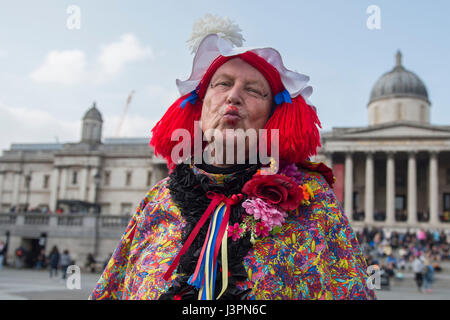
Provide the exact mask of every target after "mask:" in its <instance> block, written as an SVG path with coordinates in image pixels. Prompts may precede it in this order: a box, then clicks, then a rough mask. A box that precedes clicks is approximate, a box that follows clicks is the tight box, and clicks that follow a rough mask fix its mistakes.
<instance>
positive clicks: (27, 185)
mask: <svg viewBox="0 0 450 320" xmlns="http://www.w3.org/2000/svg"><path fill="white" fill-rule="evenodd" d="M30 183H31V172H29V173H28V174H26V175H25V188H26V190H27V192H26V199H25V210H24V211H25V212H27V211H28V207H29V203H28V201H29V198H30Z"/></svg>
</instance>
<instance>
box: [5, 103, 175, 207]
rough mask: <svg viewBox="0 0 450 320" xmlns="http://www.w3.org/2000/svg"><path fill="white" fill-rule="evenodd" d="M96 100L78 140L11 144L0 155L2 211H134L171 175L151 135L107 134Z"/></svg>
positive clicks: (85, 118) (87, 114)
mask: <svg viewBox="0 0 450 320" xmlns="http://www.w3.org/2000/svg"><path fill="white" fill-rule="evenodd" d="M102 124H103V119H102V115H101V114H100V112H99V110H98V109H97V107H96V105H95V103H94V105H93V106H92V107H91V108H90V109H89V110H88V111H87V112H86V114H85V115H84V117H83V119H82V129H81V139H80V141H79V142H76V143H66V144H59V143H47V144H34V143H33V144H31V143H30V144H12V145H11V148H10V149H9V150H5V151H3V155H2V157H0V208H1V211H2V212H10V211H11V210H12V211H15V212H23V211H25V210H28V211H30V210H32V209H35V210H36V209H37V210H39V211H46V210H50V211H52V212H55V211H56V210H57V208H61V209H62V210H64V211H65V212H68V211H72V212H75V211H76V212H83V211H91V212H92V211H96V210H97V211H98V209H100V210H101V213H102V214H115V215H120V214H130V213H132V212H134V210H135V208H136V207H137V206H138V204H139V202H140V201H141V200H142V198H143V197H144V195H145V194H146V192H147V191H148V190H149V189H150V188H151V187H152V186H153V185H154V184H155V183H156V182H157V181H159V180H161V179H162V178H164V177H165V176H166V175H167V168H166V165H165V162H162V161H161V160H160V159H158V158H156V157H154V155H153V151H152V150H151V148H150V147H149V145H148V143H149V138H106V139H104V140H103V141H102Z"/></svg>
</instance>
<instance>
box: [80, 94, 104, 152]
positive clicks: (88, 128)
mask: <svg viewBox="0 0 450 320" xmlns="http://www.w3.org/2000/svg"><path fill="white" fill-rule="evenodd" d="M102 124H103V120H102V114H101V113H100V111H98V109H97V107H96V104H95V102H94V103H93V104H92V107H91V108H90V109H89V110H88V111H87V112H86V113H85V115H84V117H83V121H82V128H81V142H83V143H88V144H99V143H101V138H102Z"/></svg>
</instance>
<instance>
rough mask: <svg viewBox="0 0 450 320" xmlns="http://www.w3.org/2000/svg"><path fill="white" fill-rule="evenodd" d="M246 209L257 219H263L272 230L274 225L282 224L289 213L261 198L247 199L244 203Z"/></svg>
mask: <svg viewBox="0 0 450 320" xmlns="http://www.w3.org/2000/svg"><path fill="white" fill-rule="evenodd" d="M242 207H244V209H245V211H246V212H247V214H249V215H253V217H254V218H255V220H261V222H262V223H264V225H266V226H267V227H268V228H269V231H270V230H272V228H273V227H274V226H280V227H281V224H282V223H283V222H284V218H285V217H287V213H286V212H284V211H281V210H280V209H278V208H277V207H276V206H273V205H270V204H268V203H267V202H265V201H264V200H262V199H260V198H251V199H247V200H245V201H244V202H243V203H242Z"/></svg>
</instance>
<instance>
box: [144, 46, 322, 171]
mask: <svg viewBox="0 0 450 320" xmlns="http://www.w3.org/2000/svg"><path fill="white" fill-rule="evenodd" d="M234 58H240V59H242V60H244V61H245V62H247V63H248V64H250V65H251V66H253V67H254V68H256V69H257V70H258V71H260V72H261V74H262V75H263V76H264V77H265V78H266V80H267V82H268V83H269V85H270V88H271V91H272V95H273V96H275V95H276V94H278V93H280V92H282V91H284V90H285V88H284V85H283V83H282V81H281V77H280V74H279V72H278V70H277V69H276V68H275V67H274V66H272V65H271V64H270V63H268V62H267V61H266V60H265V59H263V58H261V57H260V56H258V55H257V54H255V53H253V52H251V51H247V52H245V53H242V54H239V55H235V56H229V57H224V56H219V57H217V58H216V59H215V60H214V61H213V62H212V63H211V65H210V66H209V68H208V70H207V71H206V72H205V74H204V76H203V78H202V80H201V81H200V84H199V85H198V87H197V89H196V90H195V92H191V93H188V94H186V95H184V96H182V97H180V98H179V99H178V100H177V101H175V102H174V103H173V104H172V105H171V106H170V108H169V109H168V110H167V112H166V113H165V114H164V115H163V117H162V118H161V120H160V121H158V123H157V124H156V125H155V127H154V128H153V129H152V138H151V140H150V145H151V146H153V147H154V151H155V155H158V156H162V157H163V158H165V159H166V161H167V166H168V167H169V169H173V168H174V167H175V165H176V164H175V163H173V160H172V159H171V154H172V149H173V148H174V147H175V146H176V145H177V144H179V143H180V142H179V141H172V133H173V132H174V131H175V130H176V129H185V130H187V131H188V132H189V133H190V138H191V139H190V141H193V138H194V121H199V120H200V116H201V111H202V103H203V102H202V101H203V98H204V96H205V94H206V90H207V88H208V86H209V83H210V81H211V78H212V76H213V75H214V73H215V72H216V71H217V69H218V68H219V67H220V66H221V65H223V64H224V63H225V62H227V61H229V60H231V59H234ZM194 101H195V102H194ZM317 126H319V127H321V124H320V121H319V119H318V117H317V114H316V112H315V110H314V109H313V108H312V107H311V106H309V105H308V104H307V103H306V101H305V100H304V99H303V97H302V96H301V95H298V96H297V97H295V98H291V102H283V103H281V104H278V105H277V106H276V107H275V111H274V112H273V114H272V115H271V117H270V118H269V120H268V121H267V123H266V126H265V127H264V129H267V132H268V135H267V137H266V138H267V142H268V148H269V149H268V152H269V155H270V130H271V129H278V130H279V146H278V150H279V158H280V160H285V161H288V162H291V163H300V162H303V161H304V160H306V159H307V158H308V157H310V156H312V155H315V154H316V153H317V148H318V147H320V146H321V145H320V135H319V130H318V128H317ZM190 141H183V143H190V146H191V155H194V145H193V143H191V142H190Z"/></svg>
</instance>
